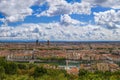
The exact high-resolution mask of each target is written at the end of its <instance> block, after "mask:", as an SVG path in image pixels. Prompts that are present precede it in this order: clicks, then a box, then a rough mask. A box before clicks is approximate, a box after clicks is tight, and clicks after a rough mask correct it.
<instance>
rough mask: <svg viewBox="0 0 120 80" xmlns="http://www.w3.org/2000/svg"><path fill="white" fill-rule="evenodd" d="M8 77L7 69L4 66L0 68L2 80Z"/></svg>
mask: <svg viewBox="0 0 120 80" xmlns="http://www.w3.org/2000/svg"><path fill="white" fill-rule="evenodd" d="M5 77H6V75H5V69H4V67H3V66H1V67H0V80H3V79H5Z"/></svg>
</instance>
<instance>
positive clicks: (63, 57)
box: [0, 40, 120, 80]
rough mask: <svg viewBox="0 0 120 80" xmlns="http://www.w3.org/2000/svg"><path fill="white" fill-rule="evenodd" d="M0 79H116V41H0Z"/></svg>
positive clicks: (119, 65) (119, 49)
mask: <svg viewBox="0 0 120 80" xmlns="http://www.w3.org/2000/svg"><path fill="white" fill-rule="evenodd" d="M0 80H120V42H62V41H61V42H54V41H52V42H51V41H49V40H48V41H44V42H39V41H38V40H36V42H32V43H31V42H30V43H29V42H23V43H2V42H1V43H0Z"/></svg>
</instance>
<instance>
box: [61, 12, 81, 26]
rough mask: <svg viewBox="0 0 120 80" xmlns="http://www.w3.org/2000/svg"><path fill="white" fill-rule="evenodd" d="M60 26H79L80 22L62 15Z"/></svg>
mask: <svg viewBox="0 0 120 80" xmlns="http://www.w3.org/2000/svg"><path fill="white" fill-rule="evenodd" d="M61 24H64V25H71V24H73V25H80V21H78V20H75V19H72V18H71V17H70V16H69V15H68V14H64V15H62V16H61Z"/></svg>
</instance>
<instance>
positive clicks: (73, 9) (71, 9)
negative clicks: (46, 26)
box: [37, 0, 91, 17]
mask: <svg viewBox="0 0 120 80" xmlns="http://www.w3.org/2000/svg"><path fill="white" fill-rule="evenodd" d="M46 2H47V3H48V6H49V9H48V10H45V11H43V12H42V13H40V14H37V16H38V17H39V16H56V15H62V14H87V15H89V14H90V13H91V6H90V4H89V3H87V2H82V3H78V2H75V3H73V4H72V3H68V2H67V1H66V0H47V1H46Z"/></svg>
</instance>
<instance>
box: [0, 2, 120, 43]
mask: <svg viewBox="0 0 120 80" xmlns="http://www.w3.org/2000/svg"><path fill="white" fill-rule="evenodd" d="M0 32H1V34H0V40H35V39H39V40H53V41H120V0H115V1H113V0H20V1H17V0H9V1H8V0H0Z"/></svg>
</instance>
